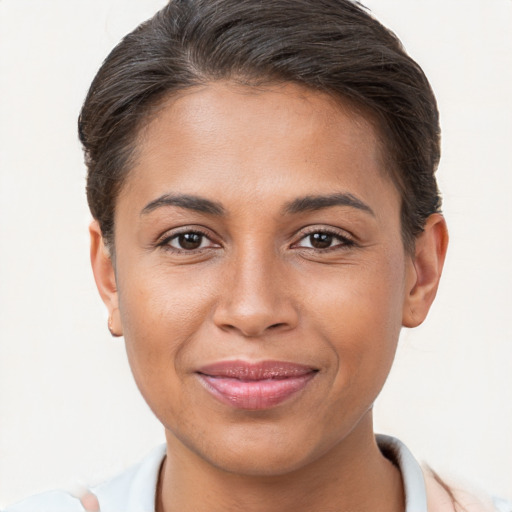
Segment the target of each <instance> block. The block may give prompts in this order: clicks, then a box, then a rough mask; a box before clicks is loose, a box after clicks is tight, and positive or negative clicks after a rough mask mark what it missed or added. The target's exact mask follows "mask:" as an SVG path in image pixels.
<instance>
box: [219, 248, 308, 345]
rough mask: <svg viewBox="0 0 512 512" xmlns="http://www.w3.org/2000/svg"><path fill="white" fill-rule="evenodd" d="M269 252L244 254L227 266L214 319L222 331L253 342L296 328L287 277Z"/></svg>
mask: <svg viewBox="0 0 512 512" xmlns="http://www.w3.org/2000/svg"><path fill="white" fill-rule="evenodd" d="M271 252H272V251H267V252H265V251H258V250H248V251H243V252H240V254H238V256H236V257H234V258H233V260H232V261H230V262H229V264H227V265H226V276H225V280H224V283H223V285H222V294H221V295H222V296H221V298H220V300H219V302H218V303H217V306H216V309H215V311H214V315H213V320H214V323H215V324H216V325H217V326H218V327H219V328H221V329H222V330H224V331H230V332H237V333H238V334H240V335H242V336H244V337H248V338H256V337H261V336H264V335H266V334H269V333H270V332H282V331H287V330H290V329H293V328H294V327H296V325H297V323H298V319H299V315H298V308H297V307H296V305H295V304H294V300H293V297H292V293H291V286H290V282H289V279H290V276H287V272H286V270H285V268H283V267H284V266H285V263H283V262H281V261H280V259H279V257H278V256H276V255H272V254H271Z"/></svg>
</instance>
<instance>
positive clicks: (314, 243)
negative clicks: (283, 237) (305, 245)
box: [309, 233, 334, 249]
mask: <svg viewBox="0 0 512 512" xmlns="http://www.w3.org/2000/svg"><path fill="white" fill-rule="evenodd" d="M333 239H334V237H333V235H331V234H329V233H312V234H311V235H309V243H310V244H311V247H313V248H314V249H327V248H328V247H331V245H332V242H333Z"/></svg>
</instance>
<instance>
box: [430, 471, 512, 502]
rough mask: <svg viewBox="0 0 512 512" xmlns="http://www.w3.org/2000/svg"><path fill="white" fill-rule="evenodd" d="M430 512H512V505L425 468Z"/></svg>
mask: <svg viewBox="0 0 512 512" xmlns="http://www.w3.org/2000/svg"><path fill="white" fill-rule="evenodd" d="M424 475H425V486H426V490H427V503H428V510H429V512H452V511H456V510H464V512H512V503H510V502H508V501H506V500H503V499H501V498H496V497H492V496H490V495H489V494H487V493H485V492H483V491H481V490H480V489H477V488H475V487H474V486H468V485H467V484H460V483H459V482H454V481H452V480H448V479H445V478H444V477H440V476H439V475H438V474H437V473H436V472H435V471H433V470H432V469H430V468H424Z"/></svg>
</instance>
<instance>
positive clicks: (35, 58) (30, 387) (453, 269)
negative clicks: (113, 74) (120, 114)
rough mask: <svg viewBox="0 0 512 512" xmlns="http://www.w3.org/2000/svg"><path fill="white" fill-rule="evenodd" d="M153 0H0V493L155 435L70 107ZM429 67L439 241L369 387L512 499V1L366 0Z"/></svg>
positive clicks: (97, 471)
mask: <svg viewBox="0 0 512 512" xmlns="http://www.w3.org/2000/svg"><path fill="white" fill-rule="evenodd" d="M163 3H164V1H163V0H47V1H44V2H43V1H36V0H33V1H30V0H0V506H2V505H5V504H7V503H8V502H11V501H13V500H17V499H20V498H22V497H24V496H26V495H27V494H31V493H33V492H36V491H40V490H43V489H46V488H52V487H62V486H70V485H72V484H73V483H74V482H76V481H77V480H79V479H82V480H83V481H84V482H87V483H94V482H96V481H98V480H101V479H102V478H105V477H107V476H108V475H110V474H112V473H113V472H115V471H117V470H119V469H122V468H123V467H125V466H126V465H128V464H130V463H132V462H133V461H135V460H137V459H138V458H140V457H141V456H142V455H143V454H144V453H145V452H146V451H147V450H148V449H149V448H151V447H152V446H153V445H155V444H157V443H159V442H162V441H163V434H162V432H161V427H160V425H159V424H158V423H157V421H156V420H155V419H154V418H153V417H152V415H151V413H150V412H149V410H148V408H147V406H146V405H145V404H144V403H143V401H142V399H141V398H140V397H139V395H138V392H137V390H136V388H135V385H134V384H133V383H132V380H131V375H130V372H129V369H128V366H127V363H126V360H125V355H124V348H123V345H122V341H119V340H118V341H113V340H112V339H111V338H110V336H109V334H108V331H107V328H106V313H105V311H104V308H103V305H102V303H101V302H100V300H99V297H98V296H97V293H96V291H95V288H94V284H93V280H92V274H91V272H90V270H89V262H88V238H87V225H88V222H89V213H88V210H87V207H86V201H85V195H84V191H83V189H84V166H83V164H82V154H81V151H80V147H79V144H78V142H77V138H76V129H75V128H76V116H77V113H78V111H79V108H80V105H81V102H82V100H83V97H84V95H85V93H86V89H87V87H88V85H89V83H90V81H91V80H92V78H93V76H94V73H95V71H96V70H97V68H98V66H99V65H100V63H101V61H102V59H103V58H104V57H105V56H106V54H107V53H108V51H109V50H110V49H111V48H112V47H113V46H114V44H115V43H116V42H117V41H118V40H119V39H120V37H121V36H122V35H124V34H125V33H126V32H128V31H129V30H131V29H132V28H134V27H135V25H137V24H138V23H139V22H140V21H142V20H144V19H146V18H147V17H149V16H150V15H151V14H152V13H153V12H154V11H155V10H156V9H157V8H158V7H159V6H161V5H163ZM366 4H367V5H369V6H370V7H371V8H372V10H373V11H374V13H375V14H376V15H377V16H378V17H379V18H380V19H381V20H382V21H383V22H384V23H386V24H387V25H388V26H390V27H391V28H392V29H393V30H395V31H396V32H397V33H398V34H399V35H400V37H401V39H402V40H403V42H404V44H405V46H406V48H407V49H408V51H409V53H410V54H411V55H412V56H413V57H414V58H416V59H417V60H418V61H419V62H420V64H421V65H422V66H423V68H424V69H425V71H426V73H427V75H428V76H429V77H430V79H431V82H432V84H433V87H434V89H435V91H436V93H437V96H438V100H439V106H440V110H441V113H442V127H443V137H444V138H443V158H442V163H441V167H440V170H439V181H440V185H441V188H442V190H443V192H444V200H445V206H444V210H445V214H446V217H447V220H448V223H449V227H450V231H451V247H450V251H449V257H448V261H447V264H446V270H445V275H444V279H443V283H442V285H441V288H440V292H439V296H438V299H437V302H436V304H435V305H434V307H433V309H432V312H431V315H430V317H429V319H428V320H427V323H426V324H425V325H424V326H422V327H420V328H418V329H416V330H414V331H407V332H404V333H403V336H402V340H401V345H400V349H399V354H398V358H397V361H396V363H395V367H394V369H393V371H392V374H391V376H390V378H389V381H388V383H387V385H386V388H385V390H384V392H383V393H382V395H381V397H380V398H379V400H378V402H377V404H376V424H377V429H378V430H379V431H382V432H386V433H389V434H393V435H397V436H399V437H400V438H402V439H403V440H404V441H405V442H406V443H407V444H408V445H409V446H410V448H411V449H412V450H413V452H414V453H415V454H416V456H417V457H418V458H419V459H422V460H425V461H427V462H428V463H430V464H431V465H432V466H433V467H434V468H436V469H437V470H438V471H439V472H440V473H441V474H442V475H461V476H465V477H467V478H468V479H469V480H472V481H474V482H476V484H478V485H480V486H482V487H484V488H486V489H488V490H489V491H491V492H494V493H497V494H501V495H502V496H506V497H508V498H512V407H511V403H512V369H511V366H512V327H511V322H510V319H511V311H512V298H511V288H512V265H511V262H512V256H511V254H512V228H511V222H512V207H511V198H512V157H511V155H512V151H511V146H512V101H511V91H512V36H511V33H512V1H510V0H465V1H462V0H415V1H411V0H370V1H367V2H366Z"/></svg>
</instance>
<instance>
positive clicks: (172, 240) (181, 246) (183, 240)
mask: <svg viewBox="0 0 512 512" xmlns="http://www.w3.org/2000/svg"><path fill="white" fill-rule="evenodd" d="M159 245H161V246H163V247H166V248H170V249H174V250H176V251H197V250H198V249H205V248H208V247H218V245H217V244H214V243H213V242H212V241H211V240H210V239H209V238H208V237H207V236H206V235H205V234H204V233H201V232H200V231H186V232H183V233H178V234H175V235H172V236H168V237H166V238H165V239H164V240H162V242H161V243H160V244H159Z"/></svg>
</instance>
